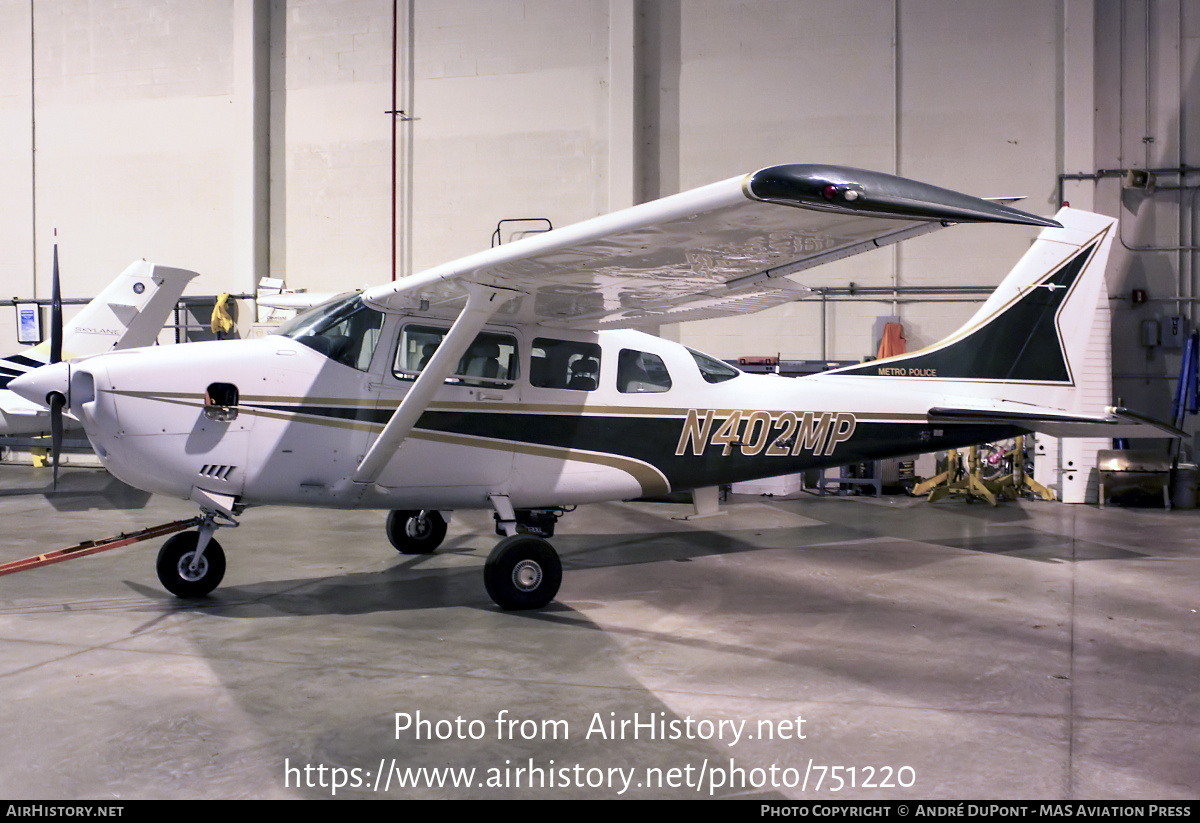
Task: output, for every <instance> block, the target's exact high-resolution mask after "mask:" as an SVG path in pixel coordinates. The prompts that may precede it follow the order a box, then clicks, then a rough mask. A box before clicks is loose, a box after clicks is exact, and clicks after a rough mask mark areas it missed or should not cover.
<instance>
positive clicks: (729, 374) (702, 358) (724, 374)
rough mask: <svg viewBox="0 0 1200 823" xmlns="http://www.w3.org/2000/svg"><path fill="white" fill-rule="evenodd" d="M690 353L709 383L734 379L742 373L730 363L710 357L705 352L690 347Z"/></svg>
mask: <svg viewBox="0 0 1200 823" xmlns="http://www.w3.org/2000/svg"><path fill="white" fill-rule="evenodd" d="M688 354H690V355H691V356H692V359H694V360H695V361H696V366H697V368H699V369H700V376H701V377H703V378H704V379H705V380H706V381H707V382H709V383H724V382H725V381H726V380H732V379H733V378H735V377H737V376H738V375H739V374H741V372H740V371H738V370H737V369H735V368H734V367H733V366H731V365H729V364H728V363H723V362H721V361H720V360H718V359H717V358H715V357H709V356H708V355H707V354H704V353H703V352H698V351H696V350H695V349H688Z"/></svg>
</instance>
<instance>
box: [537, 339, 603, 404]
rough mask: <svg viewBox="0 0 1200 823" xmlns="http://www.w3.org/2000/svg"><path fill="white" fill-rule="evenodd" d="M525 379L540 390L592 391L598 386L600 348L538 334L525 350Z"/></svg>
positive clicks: (592, 344) (591, 344)
mask: <svg viewBox="0 0 1200 823" xmlns="http://www.w3.org/2000/svg"><path fill="white" fill-rule="evenodd" d="M529 382H530V383H531V384H532V385H534V386H537V387H538V388H541V389H569V390H571V391H595V390H596V387H597V386H599V385H600V347H599V346H598V345H596V344H595V343H578V342H576V341H574V340H555V339H554V338H552V337H538V338H536V339H535V340H534V341H533V349H532V350H531V351H530V353H529Z"/></svg>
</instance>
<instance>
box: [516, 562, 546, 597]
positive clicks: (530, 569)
mask: <svg viewBox="0 0 1200 823" xmlns="http://www.w3.org/2000/svg"><path fill="white" fill-rule="evenodd" d="M512 579H513V585H514V586H516V587H517V588H518V589H520V590H521V591H523V592H530V591H533V590H534V589H536V588H537V587H538V584H540V583H541V582H542V567H541V566H539V565H538V564H537V563H535V562H534V561H532V560H522V561H521V562H520V563H518V564H517V565H516V566H515V567H514V568H513V574H512Z"/></svg>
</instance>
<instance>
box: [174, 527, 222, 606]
mask: <svg viewBox="0 0 1200 823" xmlns="http://www.w3.org/2000/svg"><path fill="white" fill-rule="evenodd" d="M199 539H200V533H199V532H182V533H180V534H176V535H173V536H172V537H171V538H170V539H169V540H167V542H166V543H164V544H163V547H162V548H161V549H160V550H159V552H158V564H157V568H158V579H159V581H160V582H161V583H162V584H163V587H164V588H165V589H166V590H167V591H169V592H170V593H171V594H173V595H175V596H176V597H204V596H205V595H206V594H208V593H209V592H211V591H212V590H213V589H215V588H216V587H217V586H219V585H220V584H221V578H223V577H224V576H225V551H224V550H223V549H222V548H221V544H220V543H218V542H217V541H216V540H209V541H208V546H207V547H206V548H205V549H204V556H203V557H201V558H200V568H198V569H197V570H196V571H195V572H194V573H193V572H191V571H189V570H188V566H190V565H191V562H192V555H194V554H195V553H196V543H197V541H198V540H199Z"/></svg>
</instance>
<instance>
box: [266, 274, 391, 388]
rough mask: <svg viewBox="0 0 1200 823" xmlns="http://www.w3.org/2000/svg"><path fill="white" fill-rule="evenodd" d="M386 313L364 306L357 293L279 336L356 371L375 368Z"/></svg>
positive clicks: (301, 317) (287, 327) (296, 322)
mask: <svg viewBox="0 0 1200 823" xmlns="http://www.w3.org/2000/svg"><path fill="white" fill-rule="evenodd" d="M382 327H383V313H382V312H377V311H375V310H374V309H372V308H368V307H367V306H365V305H363V302H362V295H360V294H358V293H357V292H354V293H351V294H346V295H343V296H341V297H336V298H334V299H333V300H330V301H329V302H328V303H323V304H321V305H320V306H317V307H315V308H312V309H309V310H308V311H306V312H304V313H303V314H300V315H297V316H296V317H294V318H292V319H291V320H289V321H288V322H287V323H285V324H283V325H282V326H281V327H280V328H279V331H278V332H276V334H279V335H281V336H283V337H290V338H291V339H293V340H295V341H296V342H297V343H302V344H304V345H305V346H308V347H309V348H310V349H313V350H314V351H318V352H320V353H321V354H323V355H325V356H326V357H328V358H329V359H330V360H335V361H337V362H338V363H341V364H342V365H344V366H349V367H350V368H352V369H358V370H359V371H366V370H367V368H368V367H369V366H370V365H371V357H372V355H373V354H374V353H375V346H376V345H377V344H378V343H379V332H380V329H381V328H382Z"/></svg>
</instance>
